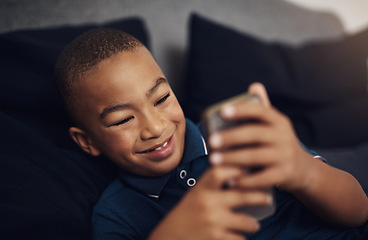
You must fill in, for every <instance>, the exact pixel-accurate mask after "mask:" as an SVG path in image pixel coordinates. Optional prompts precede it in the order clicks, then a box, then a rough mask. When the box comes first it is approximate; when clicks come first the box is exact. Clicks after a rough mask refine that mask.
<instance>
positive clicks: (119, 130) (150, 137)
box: [70, 47, 185, 176]
mask: <svg viewBox="0 0 368 240" xmlns="http://www.w3.org/2000/svg"><path fill="white" fill-rule="evenodd" d="M76 87H77V88H78V89H77V92H78V94H79V95H80V99H81V100H80V101H79V102H78V107H79V109H80V114H79V116H80V119H81V122H82V125H83V130H82V129H79V128H71V129H70V133H71V135H72V137H73V139H74V140H75V141H76V142H77V143H78V144H79V145H80V146H81V147H82V148H83V149H84V150H85V151H86V152H88V153H90V154H92V155H96V156H97V155H99V154H100V153H102V154H104V155H105V156H106V157H108V158H109V159H110V160H111V161H113V162H114V163H115V164H117V165H118V166H119V167H122V168H123V169H125V170H128V171H130V172H133V173H136V174H140V175H144V176H158V175H163V174H165V173H167V172H169V171H171V170H172V169H174V168H175V167H176V166H177V165H178V164H179V162H180V160H181V157H182V155H183V149H184V136H185V118H184V115H183V111H182V109H181V107H180V105H179V103H178V101H177V99H176V97H175V95H174V93H173V92H172V90H171V88H170V86H169V84H168V82H167V80H166V78H165V76H164V74H163V73H162V71H161V69H160V67H159V66H158V64H157V63H156V61H155V60H154V59H153V57H152V56H151V54H150V52H149V51H148V50H147V49H145V48H143V47H139V48H138V49H136V50H134V51H133V52H123V53H119V54H117V55H116V56H113V57H111V58H109V59H107V60H104V61H102V62H101V63H99V64H98V65H97V66H96V67H95V68H94V70H92V71H90V72H89V73H88V74H87V75H86V76H85V77H83V79H81V80H80V81H79V82H78V83H77V86H76Z"/></svg>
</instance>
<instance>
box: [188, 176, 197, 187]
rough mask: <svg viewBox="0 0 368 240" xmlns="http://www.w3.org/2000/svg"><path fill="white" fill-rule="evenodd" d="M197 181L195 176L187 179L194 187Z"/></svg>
mask: <svg viewBox="0 0 368 240" xmlns="http://www.w3.org/2000/svg"><path fill="white" fill-rule="evenodd" d="M196 183H197V181H196V180H195V179H194V178H189V179H188V181H187V184H188V186H189V187H193V186H194V185H195V184H196Z"/></svg>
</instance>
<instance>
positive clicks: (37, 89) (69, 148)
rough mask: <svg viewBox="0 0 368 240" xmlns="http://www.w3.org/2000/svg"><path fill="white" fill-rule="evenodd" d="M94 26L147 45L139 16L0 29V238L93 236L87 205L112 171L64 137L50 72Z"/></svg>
mask: <svg viewBox="0 0 368 240" xmlns="http://www.w3.org/2000/svg"><path fill="white" fill-rule="evenodd" d="M95 27H108V28H116V29H120V30H123V31H126V32H128V33H130V34H132V35H133V36H135V37H136V38H138V39H139V40H140V41H142V43H143V44H145V45H146V46H147V47H148V44H149V39H148V33H147V31H146V28H145V24H144V22H143V20H141V19H140V18H129V19H121V20H117V21H114V22H109V23H106V24H102V25H92V24H91V25H83V26H64V27H61V28H50V29H38V30H26V31H17V32H10V33H5V34H1V35H0V52H1V55H0V66H1V71H0V86H1V87H0V109H1V113H0V119H1V123H2V124H1V125H0V129H1V134H0V139H1V145H0V156H1V157H0V195H1V198H0V222H1V224H0V239H20V240H21V239H41V240H42V239H90V228H91V226H90V221H91V220H90V217H91V213H92V207H93V205H94V204H95V203H96V202H97V200H98V198H99V196H100V194H101V193H102V191H103V190H104V189H105V187H106V186H107V185H108V184H109V183H110V181H111V180H112V179H113V178H114V177H115V176H116V172H115V171H116V170H115V168H114V167H113V166H112V164H110V163H109V161H107V160H106V159H103V158H93V157H90V156H89V155H87V154H85V153H83V151H82V150H80V149H79V148H78V147H77V146H76V144H75V143H74V142H73V141H72V140H71V138H70V137H69V134H68V128H69V127H70V124H71V123H70V121H69V118H68V116H67V114H66V113H65V111H64V107H63V106H62V103H61V100H60V99H59V95H58V92H57V89H56V86H55V85H54V80H53V70H54V64H55V61H56V58H57V57H58V55H59V53H60V52H61V50H62V49H63V48H64V47H65V46H66V45H67V44H68V43H69V42H70V41H72V40H73V39H74V38H75V37H77V36H78V35H79V34H81V33H83V32H85V31H87V30H89V29H91V28H95Z"/></svg>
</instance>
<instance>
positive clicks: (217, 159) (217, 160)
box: [210, 153, 222, 165]
mask: <svg viewBox="0 0 368 240" xmlns="http://www.w3.org/2000/svg"><path fill="white" fill-rule="evenodd" d="M210 162H211V163H212V164H213V165H219V164H221V163H222V156H221V154H220V153H212V154H211V155H210Z"/></svg>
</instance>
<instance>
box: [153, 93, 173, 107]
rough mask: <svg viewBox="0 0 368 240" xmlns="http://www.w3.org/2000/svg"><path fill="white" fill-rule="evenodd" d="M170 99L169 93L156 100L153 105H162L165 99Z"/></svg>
mask: <svg viewBox="0 0 368 240" xmlns="http://www.w3.org/2000/svg"><path fill="white" fill-rule="evenodd" d="M168 97H170V93H168V94H166V95H165V96H164V97H163V98H160V100H158V101H157V102H156V103H155V106H157V105H159V104H161V103H164V102H165V101H166V100H167V98H168Z"/></svg>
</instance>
